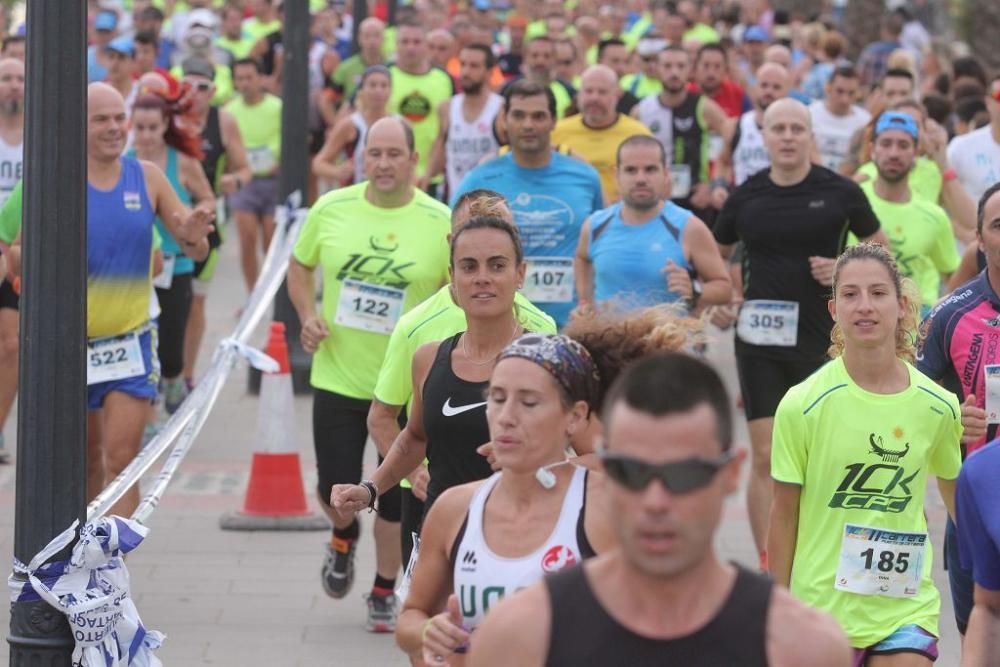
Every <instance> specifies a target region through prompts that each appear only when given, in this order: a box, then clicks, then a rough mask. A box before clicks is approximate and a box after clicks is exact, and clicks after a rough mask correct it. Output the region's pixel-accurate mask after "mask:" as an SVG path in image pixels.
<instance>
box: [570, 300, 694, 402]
mask: <svg viewBox="0 0 1000 667" xmlns="http://www.w3.org/2000/svg"><path fill="white" fill-rule="evenodd" d="M563 333H564V334H566V335H567V336H569V337H570V338H572V339H574V340H576V341H577V342H579V343H581V344H582V345H583V346H584V347H585V348H587V351H588V352H590V356H591V357H593V358H594V363H595V364H596V365H597V370H598V371H599V372H600V374H601V391H600V400H599V401H598V405H596V406H594V409H595V410H596V411H597V412H598V413H600V411H601V407H602V406H601V404H602V403H603V399H604V396H605V395H606V394H607V391H608V389H609V388H610V387H611V385H612V383H613V382H614V381H615V380H616V379H617V378H618V375H619V374H620V373H621V372H622V370H624V369H625V368H626V367H628V366H629V365H631V364H632V363H634V362H636V361H638V360H639V359H642V358H643V357H646V356H648V355H650V354H654V353H656V352H678V351H683V350H685V349H690V347H691V346H692V345H693V344H695V343H698V342H701V340H702V338H703V328H702V324H701V322H700V321H698V320H695V319H692V318H690V317H686V316H684V315H683V314H682V311H681V309H680V308H679V307H678V306H676V305H674V306H672V305H661V306H652V307H649V308H643V309H641V310H636V311H627V310H625V309H623V308H622V307H621V306H619V305H615V304H614V303H613V302H612V303H607V304H604V305H601V306H599V307H596V308H594V309H591V310H589V311H586V312H581V313H578V314H577V315H575V316H574V317H573V318H572V319H571V320H570V321H569V324H567V325H566V328H565V329H564V330H563Z"/></svg>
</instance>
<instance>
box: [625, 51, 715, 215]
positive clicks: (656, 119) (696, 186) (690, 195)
mask: <svg viewBox="0 0 1000 667" xmlns="http://www.w3.org/2000/svg"><path fill="white" fill-rule="evenodd" d="M659 58H660V68H661V76H662V81H663V92H662V93H660V94H659V95H655V96H654V95H650V96H649V97H647V98H645V99H644V100H642V101H641V102H639V104H638V106H636V108H635V109H634V110H633V112H632V113H633V116H635V117H636V118H638V119H639V120H640V121H642V123H643V124H644V125H645V126H646V127H648V128H649V129H650V130H651V131H652V133H653V136H655V137H656V138H657V139H659V140H660V143H662V144H663V149H664V151H665V152H666V154H667V163H668V164H669V165H670V180H671V182H672V187H671V193H670V198H671V199H672V200H673V201H674V203H675V204H677V205H678V206H680V207H681V208H686V209H689V210H690V211H692V212H693V213H694V214H695V215H697V216H698V217H699V218H701V219H702V220H708V221H712V219H713V218H714V214H713V213H712V212H711V211H708V209H709V208H710V206H711V201H710V194H711V192H710V190H709V173H708V159H709V133H714V134H718V135H722V134H723V132H724V130H725V125H726V114H725V112H724V111H723V110H722V108H721V107H720V106H719V105H718V104H716V103H715V102H713V101H712V100H710V99H709V98H708V97H706V96H705V95H701V94H699V93H691V92H689V91H688V89H687V85H688V81H689V79H690V77H691V58H690V56H689V55H688V53H687V51H685V50H684V49H682V48H680V47H679V46H669V47H667V48H666V49H664V50H663V51H661V52H660V55H659Z"/></svg>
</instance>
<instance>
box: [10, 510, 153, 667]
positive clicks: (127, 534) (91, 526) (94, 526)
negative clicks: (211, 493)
mask: <svg viewBox="0 0 1000 667" xmlns="http://www.w3.org/2000/svg"><path fill="white" fill-rule="evenodd" d="M78 525H79V521H76V522H74V523H73V525H72V526H70V527H69V528H67V529H66V530H65V531H63V533H62V534H60V535H58V536H57V537H56V538H55V539H53V540H52V541H51V542H49V544H48V546H46V547H45V548H44V549H42V551H40V552H39V553H38V555H36V556H35V557H34V558H33V559H32V561H31V562H30V563H29V564H28V565H27V566H25V565H24V564H23V563H19V562H15V564H14V570H15V572H17V573H20V574H21V575H27V577H28V582H27V583H24V582H23V581H18V580H16V579H15V578H14V575H11V577H10V579H8V585H9V586H10V589H11V591H10V593H11V601H12V602H26V601H31V600H37V599H42V600H45V601H46V602H48V603H49V604H50V605H52V606H53V607H55V608H56V609H58V610H60V611H61V612H62V613H63V614H65V615H66V618H67V619H68V620H69V625H70V628H71V630H72V632H73V639H74V641H75V643H76V647H75V648H74V650H73V663H72V664H73V665H74V667H77V666H79V667H124V666H126V665H134V666H135V667H160V666H161V665H162V663H161V662H160V660H159V659H158V658H157V657H156V656H155V655H154V654H153V651H155V650H156V649H158V648H159V647H160V645H161V644H162V643H163V640H164V638H165V637H164V635H163V634H162V633H160V632H156V631H151V630H147V629H146V628H145V627H144V626H143V624H142V620H141V619H140V618H139V612H138V610H137V609H136V606H135V603H133V601H132V598H131V596H130V595H129V575H128V570H127V569H126V568H125V561H124V559H123V558H122V556H124V555H125V554H127V553H128V552H130V551H132V550H133V549H135V548H136V547H137V546H139V544H140V543H141V542H142V540H143V539H144V538H145V537H146V534H147V533H148V531H149V529H148V528H146V527H145V526H143V525H141V524H140V523H138V522H136V521H132V520H130V519H123V518H121V517H118V516H112V517H102V518H100V519H97V520H96V521H92V522H90V523H87V524H86V525H84V527H83V528H82V529H81V530H80V540H79V542H77V543H76V545H75V546H74V547H73V555H72V557H71V558H70V560H69V561H56V562H54V563H46V561H47V560H48V559H49V558H51V557H52V556H54V555H55V554H57V553H59V552H60V551H62V550H63V549H64V548H66V547H67V546H68V545H69V544H70V543H72V541H73V539H74V538H75V537H76V529H77V526H78Z"/></svg>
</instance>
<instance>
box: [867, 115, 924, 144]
mask: <svg viewBox="0 0 1000 667" xmlns="http://www.w3.org/2000/svg"><path fill="white" fill-rule="evenodd" d="M886 130H902V131H903V132H906V133H907V134H909V135H910V136H911V137H913V140H914V141H917V140H918V139H919V138H920V130H919V129H918V128H917V121H916V120H914V119H913V116H911V115H910V114H908V113H906V112H905V111H886V112H885V113H883V114H882V115H881V116H879V117H878V122H877V123H875V136H876V137H877V136H879V135H880V134H882V133H883V132H885V131H886Z"/></svg>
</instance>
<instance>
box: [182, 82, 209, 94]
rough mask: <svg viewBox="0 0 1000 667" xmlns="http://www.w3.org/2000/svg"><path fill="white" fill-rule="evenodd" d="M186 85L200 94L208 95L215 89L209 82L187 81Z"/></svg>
mask: <svg viewBox="0 0 1000 667" xmlns="http://www.w3.org/2000/svg"><path fill="white" fill-rule="evenodd" d="M185 83H187V84H188V85H189V86H191V88H192V89H194V90H197V91H198V92H200V93H207V92H208V91H210V90H212V88H214V87H215V85H214V84H211V83H209V82H208V81H187V82H185Z"/></svg>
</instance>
